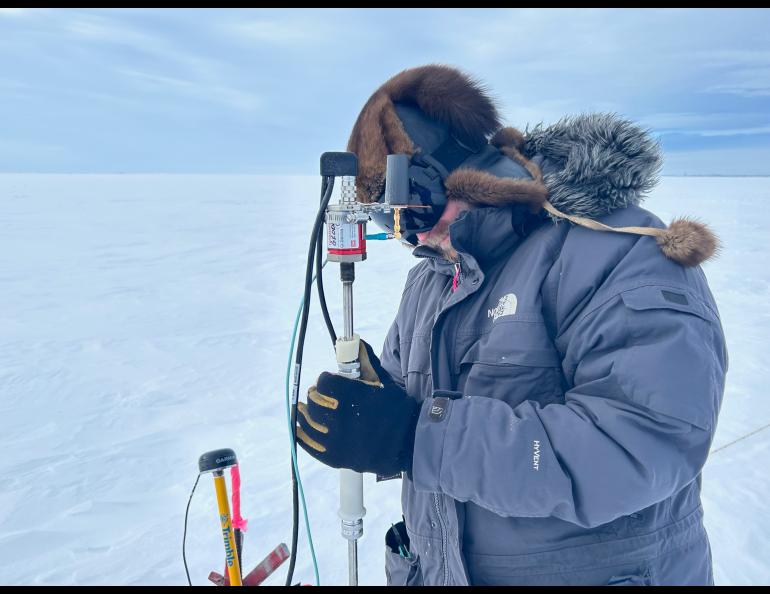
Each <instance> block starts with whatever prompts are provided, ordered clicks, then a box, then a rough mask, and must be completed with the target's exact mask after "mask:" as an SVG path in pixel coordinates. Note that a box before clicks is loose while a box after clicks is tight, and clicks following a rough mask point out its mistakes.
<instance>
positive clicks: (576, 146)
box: [521, 113, 663, 218]
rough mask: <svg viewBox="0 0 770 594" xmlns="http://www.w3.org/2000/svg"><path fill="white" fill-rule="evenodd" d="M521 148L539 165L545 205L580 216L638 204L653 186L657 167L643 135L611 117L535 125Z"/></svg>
mask: <svg viewBox="0 0 770 594" xmlns="http://www.w3.org/2000/svg"><path fill="white" fill-rule="evenodd" d="M521 150H522V153H523V154H524V156H525V157H527V158H529V159H532V161H533V162H535V163H536V164H537V165H538V166H539V167H540V169H541V171H542V173H543V181H544V183H545V185H546V187H547V188H548V200H549V202H550V203H551V204H552V205H553V206H555V207H556V208H557V209H558V210H560V211H561V212H563V213H566V214H570V215H575V216H581V217H592V218H593V217H600V216H602V215H605V214H608V213H610V212H612V211H613V210H617V209H619V208H625V207H626V206H630V205H632V204H633V205H638V204H639V203H641V202H642V200H644V197H645V194H646V193H647V192H649V191H650V190H651V189H652V188H653V187H654V186H655V185H656V184H657V183H658V174H659V172H660V168H661V166H662V163H663V159H662V155H661V149H660V145H659V144H658V142H657V141H655V140H654V139H653V138H652V137H651V136H650V135H649V133H648V132H647V131H645V130H643V129H642V128H640V127H639V126H637V125H636V124H634V123H633V122H631V121H629V120H625V119H623V118H621V117H619V116H617V115H616V114H611V113H596V114H583V115H578V116H571V117H565V118H563V119H561V120H559V121H558V122H557V123H555V124H553V125H551V126H548V127H543V125H542V124H539V125H538V126H536V127H535V128H534V129H532V130H527V132H526V133H525V135H524V143H523V146H522V149H521Z"/></svg>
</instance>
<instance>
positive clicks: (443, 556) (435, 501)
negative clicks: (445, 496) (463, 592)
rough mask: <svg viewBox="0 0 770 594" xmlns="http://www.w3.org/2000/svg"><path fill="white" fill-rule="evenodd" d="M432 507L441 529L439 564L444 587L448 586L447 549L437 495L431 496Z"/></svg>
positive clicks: (444, 528)
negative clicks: (440, 563) (440, 564)
mask: <svg viewBox="0 0 770 594" xmlns="http://www.w3.org/2000/svg"><path fill="white" fill-rule="evenodd" d="M433 505H434V506H435V508H436V515H437V516H438V523H439V524H440V528H441V562H442V564H443V569H444V583H443V585H444V586H448V585H449V563H448V561H447V556H446V549H447V542H446V527H445V526H444V519H443V518H442V517H441V508H440V504H439V500H438V493H434V494H433Z"/></svg>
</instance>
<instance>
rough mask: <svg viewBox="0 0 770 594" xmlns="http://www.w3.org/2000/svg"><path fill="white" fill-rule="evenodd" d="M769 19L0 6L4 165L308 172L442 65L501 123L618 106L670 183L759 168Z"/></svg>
mask: <svg viewBox="0 0 770 594" xmlns="http://www.w3.org/2000/svg"><path fill="white" fill-rule="evenodd" d="M768 31H770V10H766V9H756V10H747V9H732V10H727V9H695V10H689V9H688V10H685V9H655V10H609V9H596V10H588V9H574V10H561V9H528V10H519V9H515V10H514V9H500V10H497V9H495V10H446V9H444V10H441V9H430V10H428V9H426V10H416V9H397V10H380V9H360V10H347V9H345V10H342V9H340V10H337V9H333V10H332V9H319V10H310V9H290V10H261V9H226V10H203V9H185V10H179V9H171V10H160V9H101V10H98V9H87V10H86V9H78V10H75V9H0V171H2V172H32V171H39V172H205V173H219V172H221V173H306V174H315V173H316V172H317V168H318V156H319V155H320V153H321V152H323V151H326V150H342V149H344V147H345V143H346V140H347V136H348V133H349V131H350V128H351V126H352V124H353V121H354V120H355V117H356V115H357V114H358V111H359V110H360V108H361V107H362V105H363V103H364V102H365V100H366V99H367V98H368V96H369V95H370V94H371V93H372V92H373V91H374V90H375V89H376V88H377V86H379V85H380V84H381V83H382V82H383V81H384V80H386V79H387V78H388V77H390V76H391V75H393V74H395V73H396V72H398V71H400V70H402V69H404V68H408V67H412V66H417V65H421V64H426V63H431V62H441V63H446V64H452V65H454V66H458V67H460V68H462V69H464V70H466V71H467V72H469V73H471V74H472V75H474V76H475V77H477V78H479V79H480V80H482V81H484V82H485V83H486V85H487V86H488V88H489V89H490V90H491V91H492V92H493V93H494V95H495V96H496V97H497V99H498V100H499V102H500V105H501V107H502V112H503V114H504V116H505V119H506V122H507V124H509V125H513V126H516V127H520V128H524V127H525V126H526V125H527V124H529V125H533V124H536V123H538V122H540V121H543V122H546V123H548V122H553V121H556V120H557V119H558V118H559V117H561V116H563V115H566V114H574V113H579V112H585V111H597V110H601V111H615V112H618V113H620V114H622V115H624V116H626V117H629V118H631V119H634V120H636V121H638V122H640V123H642V124H643V125H645V126H647V127H649V128H650V129H651V130H652V131H653V133H654V134H655V135H656V136H657V137H659V138H660V139H661V142H662V144H663V147H664V149H665V151H666V166H665V169H664V173H667V174H682V173H687V174H709V173H716V174H752V175H756V174H760V175H770V34H768Z"/></svg>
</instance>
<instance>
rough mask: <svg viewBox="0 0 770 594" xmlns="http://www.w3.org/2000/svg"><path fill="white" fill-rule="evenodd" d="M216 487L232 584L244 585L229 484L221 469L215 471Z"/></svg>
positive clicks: (228, 570)
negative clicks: (232, 519)
mask: <svg viewBox="0 0 770 594" xmlns="http://www.w3.org/2000/svg"><path fill="white" fill-rule="evenodd" d="M214 488H215V489H216V492H217V505H218V506H219V521H220V523H221V524H222V537H223V538H224V540H225V558H226V559H227V572H228V574H229V575H230V585H231V586H242V585H243V584H242V583H241V566H240V563H239V561H238V552H237V549H236V547H235V534H234V533H233V525H232V523H231V521H230V504H229V503H228V501H227V485H226V484H225V477H224V474H223V473H222V471H221V470H215V471H214Z"/></svg>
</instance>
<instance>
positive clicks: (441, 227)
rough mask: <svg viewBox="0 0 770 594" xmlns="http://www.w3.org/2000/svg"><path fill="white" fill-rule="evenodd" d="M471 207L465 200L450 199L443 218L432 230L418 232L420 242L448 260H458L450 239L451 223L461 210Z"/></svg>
mask: <svg viewBox="0 0 770 594" xmlns="http://www.w3.org/2000/svg"><path fill="white" fill-rule="evenodd" d="M469 208H470V205H469V204H467V203H465V202H460V201H457V200H450V201H449V202H448V203H447V205H446V208H445V209H444V213H443V214H442V215H441V218H440V219H439V220H438V222H437V223H436V224H435V225H434V226H433V228H432V229H431V230H430V231H425V232H423V233H418V234H417V242H418V244H419V245H427V246H428V247H432V248H433V249H435V250H437V251H439V252H441V253H442V254H443V255H444V257H445V258H447V259H448V260H452V261H455V260H457V252H456V251H455V250H454V248H453V247H452V244H451V242H450V241H449V225H451V224H452V223H453V222H454V221H455V219H457V217H458V216H459V214H460V213H461V212H463V211H464V210H468V209H469Z"/></svg>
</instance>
